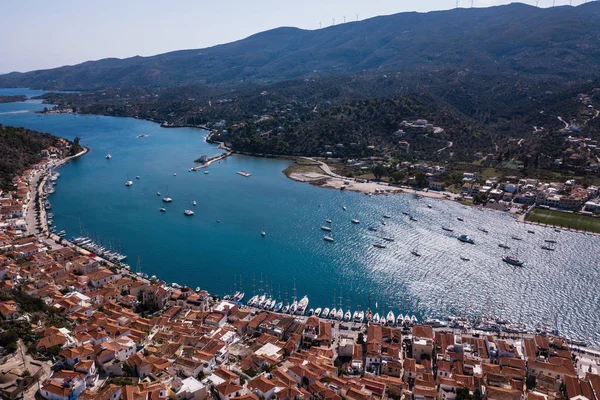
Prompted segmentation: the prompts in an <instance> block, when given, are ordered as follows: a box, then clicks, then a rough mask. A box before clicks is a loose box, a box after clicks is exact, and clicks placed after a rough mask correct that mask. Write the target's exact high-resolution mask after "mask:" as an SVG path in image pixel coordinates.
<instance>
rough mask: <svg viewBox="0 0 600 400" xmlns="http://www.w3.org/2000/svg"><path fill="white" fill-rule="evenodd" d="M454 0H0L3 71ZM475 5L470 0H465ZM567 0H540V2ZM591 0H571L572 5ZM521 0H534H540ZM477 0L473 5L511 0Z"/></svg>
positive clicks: (443, 5)
mask: <svg viewBox="0 0 600 400" xmlns="http://www.w3.org/2000/svg"><path fill="white" fill-rule="evenodd" d="M455 1H456V0H368V1H365V0H295V1H293V0H237V1H234V0H211V1H206V0H170V1H166V0H85V1H81V0H59V1H48V0H0V73H7V72H11V71H22V72H24V71H31V70H36V69H45V68H54V67H59V66H63V65H73V64H78V63H81V62H84V61H88V60H98V59H102V58H107V57H117V58H125V57H132V56H136V55H140V56H149V55H154V54H160V53H164V52H168V51H172V50H181V49H194V48H203V47H209V46H213V45H216V44H222V43H227V42H231V41H235V40H238V39H243V38H245V37H247V36H250V35H252V34H254V33H258V32H262V31H265V30H268V29H272V28H276V27H279V26H294V27H299V28H303V29H318V28H319V23H321V24H322V26H323V27H326V26H329V25H331V24H332V23H333V19H334V18H335V23H336V24H339V23H342V22H343V21H344V15H346V20H347V21H348V22H350V21H355V20H356V19H357V16H356V14H358V18H359V19H361V20H362V19H366V18H371V17H374V16H377V15H388V14H395V13H399V12H404V11H418V12H427V11H433V10H445V9H449V8H454V7H455V5H456V4H455ZM459 1H460V3H459V6H461V7H469V6H470V1H471V0H459ZM553 1H556V5H566V4H569V0H539V6H540V7H547V6H551V5H552V2H553ZM584 1H585V0H572V2H573V5H578V4H581V3H583V2H584ZM521 2H524V3H528V4H532V5H534V4H535V3H536V0H522V1H521ZM507 3H510V1H506V0H474V6H475V7H488V6H493V5H500V4H507Z"/></svg>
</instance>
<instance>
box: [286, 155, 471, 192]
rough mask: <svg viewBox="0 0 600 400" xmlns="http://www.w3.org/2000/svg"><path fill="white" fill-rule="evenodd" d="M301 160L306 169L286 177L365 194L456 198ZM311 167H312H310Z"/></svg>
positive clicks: (310, 160) (311, 160)
mask: <svg viewBox="0 0 600 400" xmlns="http://www.w3.org/2000/svg"><path fill="white" fill-rule="evenodd" d="M303 160H306V161H308V162H310V164H304V165H303V166H306V167H307V168H306V170H305V171H302V170H299V171H292V172H289V173H286V175H287V176H288V178H290V179H293V180H295V181H298V182H308V183H311V184H313V185H315V186H321V187H324V188H329V189H337V190H341V189H342V188H345V189H344V190H350V191H353V192H360V193H365V194H373V195H382V194H386V195H387V194H402V193H405V194H407V193H410V194H414V195H416V196H421V197H427V198H432V199H439V200H457V199H458V198H459V196H458V195H456V194H454V193H451V192H438V191H430V190H427V189H426V190H415V189H413V188H412V187H410V186H395V185H390V184H389V183H387V182H373V181H371V182H363V181H362V180H360V181H359V180H356V179H354V178H347V177H344V176H340V175H337V174H335V173H334V172H333V171H331V169H330V167H329V166H328V165H327V164H326V163H324V162H322V161H319V160H315V159H312V158H307V157H303ZM311 167H312V168H311Z"/></svg>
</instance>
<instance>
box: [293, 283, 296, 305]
mask: <svg viewBox="0 0 600 400" xmlns="http://www.w3.org/2000/svg"><path fill="white" fill-rule="evenodd" d="M293 299H294V301H296V278H294V297H293Z"/></svg>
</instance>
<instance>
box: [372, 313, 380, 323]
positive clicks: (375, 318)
mask: <svg viewBox="0 0 600 400" xmlns="http://www.w3.org/2000/svg"><path fill="white" fill-rule="evenodd" d="M373 323H374V324H378V323H379V313H375V315H373Z"/></svg>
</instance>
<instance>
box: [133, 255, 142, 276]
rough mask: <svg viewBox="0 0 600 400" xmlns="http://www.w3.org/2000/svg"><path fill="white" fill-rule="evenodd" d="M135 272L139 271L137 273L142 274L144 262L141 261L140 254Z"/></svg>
mask: <svg viewBox="0 0 600 400" xmlns="http://www.w3.org/2000/svg"><path fill="white" fill-rule="evenodd" d="M135 272H136V273H137V275H141V274H142V262H141V261H140V256H138V261H137V268H136V271H135Z"/></svg>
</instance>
